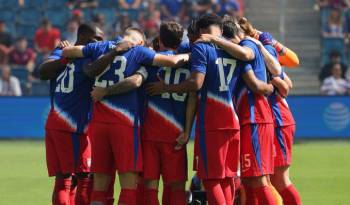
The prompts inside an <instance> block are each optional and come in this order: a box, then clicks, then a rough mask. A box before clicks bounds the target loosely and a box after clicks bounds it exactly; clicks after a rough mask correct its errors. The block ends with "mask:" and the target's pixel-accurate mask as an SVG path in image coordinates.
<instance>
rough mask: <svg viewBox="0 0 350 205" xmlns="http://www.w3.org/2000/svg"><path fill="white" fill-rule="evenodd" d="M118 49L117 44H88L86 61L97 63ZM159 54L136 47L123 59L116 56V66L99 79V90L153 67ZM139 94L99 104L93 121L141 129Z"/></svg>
mask: <svg viewBox="0 0 350 205" xmlns="http://www.w3.org/2000/svg"><path fill="white" fill-rule="evenodd" d="M114 48H115V42H113V41H107V42H99V43H93V44H88V45H87V46H85V47H84V48H83V53H84V56H85V57H91V58H92V59H97V58H99V57H100V56H101V55H103V54H105V53H107V52H109V51H110V50H111V49H114ZM154 56H155V52H154V51H152V50H150V49H148V48H146V47H143V46H136V47H134V48H132V49H130V50H128V51H127V52H125V53H123V54H122V55H120V56H116V57H115V58H114V60H113V62H112V63H111V64H110V65H109V66H108V67H107V68H106V69H105V71H104V72H103V73H101V74H100V75H99V76H97V77H96V79H95V84H94V85H95V86H99V87H109V86H112V85H114V84H115V83H118V82H120V81H122V80H124V79H125V78H127V77H129V76H131V75H133V74H135V73H137V72H138V71H139V70H140V68H141V66H142V65H151V64H152V62H153V59H154ZM138 100H139V98H138V92H137V90H132V91H130V92H128V93H125V94H120V95H113V96H107V97H105V98H104V99H103V100H102V101H101V102H98V103H95V105H94V113H93V120H94V121H97V122H103V123H117V124H123V125H126V126H138V125H139V120H140V119H139V118H140V116H139V113H138V111H139V103H138Z"/></svg>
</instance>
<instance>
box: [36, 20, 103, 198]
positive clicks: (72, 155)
mask: <svg viewBox="0 0 350 205" xmlns="http://www.w3.org/2000/svg"><path fill="white" fill-rule="evenodd" d="M101 34H102V33H101V32H100V31H99V30H98V28H96V27H92V26H89V25H86V24H82V25H80V26H79V28H78V33H77V41H76V44H75V45H86V44H88V43H89V42H94V41H97V40H102V35H101ZM63 46H67V44H66V43H64V45H63ZM61 52H62V49H61V48H58V49H56V50H54V51H53V53H52V54H51V56H50V57H49V59H48V60H46V61H45V62H44V63H43V64H42V65H41V66H40V77H41V79H43V80H48V79H50V80H51V84H50V85H51V110H50V113H49V116H48V118H47V122H46V128H45V129H46V137H45V142H46V160H47V168H48V174H49V176H55V177H56V178H55V188H54V191H53V196H52V203H53V204H54V205H65V204H74V201H71V202H69V195H70V192H71V191H72V190H71V185H72V174H74V175H75V176H76V177H77V193H76V196H75V204H77V205H85V204H89V203H90V201H89V198H90V190H91V189H90V187H91V182H90V178H89V172H90V163H91V150H90V141H89V138H88V136H87V126H88V123H89V119H90V118H89V114H90V107H91V105H92V104H91V102H92V101H91V98H90V95H89V93H90V91H91V89H92V85H93V80H91V79H90V78H89V77H88V76H87V75H86V74H85V72H86V71H85V70H84V69H83V66H84V65H85V64H86V63H88V59H85V58H81V59H76V60H74V61H68V60H67V59H65V58H62V55H61ZM73 198H74V197H73ZM73 200H74V199H73Z"/></svg>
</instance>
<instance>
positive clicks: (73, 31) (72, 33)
mask: <svg viewBox="0 0 350 205" xmlns="http://www.w3.org/2000/svg"><path fill="white" fill-rule="evenodd" d="M78 27H79V23H78V22H77V21H75V20H72V19H71V20H69V21H68V24H67V28H66V31H65V32H64V33H63V39H64V40H67V41H68V42H69V43H70V44H72V45H74V43H75V41H76V40H77V31H78Z"/></svg>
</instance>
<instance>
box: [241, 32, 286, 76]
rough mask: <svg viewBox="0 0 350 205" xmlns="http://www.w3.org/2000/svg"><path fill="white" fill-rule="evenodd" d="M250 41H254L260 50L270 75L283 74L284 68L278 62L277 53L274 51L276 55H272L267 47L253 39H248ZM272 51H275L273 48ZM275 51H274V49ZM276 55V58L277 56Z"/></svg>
mask: <svg viewBox="0 0 350 205" xmlns="http://www.w3.org/2000/svg"><path fill="white" fill-rule="evenodd" d="M247 38H248V39H249V40H251V41H253V42H254V43H255V44H256V45H257V46H258V48H259V50H260V52H261V54H262V55H263V57H264V61H265V64H266V67H267V69H268V70H269V71H270V73H271V74H272V75H273V76H278V75H280V74H281V73H282V67H281V64H280V63H279V62H278V60H277V54H276V51H273V53H274V54H272V51H271V52H269V51H268V50H267V49H266V48H265V46H264V45H263V43H262V42H260V41H258V40H256V39H254V38H251V37H247ZM270 48H271V49H273V48H272V47H270ZM273 50H274V49H273ZM275 55H276V56H275Z"/></svg>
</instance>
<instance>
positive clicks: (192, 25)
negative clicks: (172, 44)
mask: <svg viewBox="0 0 350 205" xmlns="http://www.w3.org/2000/svg"><path fill="white" fill-rule="evenodd" d="M196 23H197V21H196V19H193V20H191V23H190V25H188V27H187V33H188V34H190V35H196V34H198V30H197V26H196Z"/></svg>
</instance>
